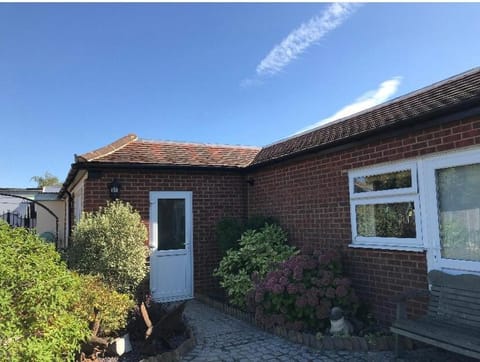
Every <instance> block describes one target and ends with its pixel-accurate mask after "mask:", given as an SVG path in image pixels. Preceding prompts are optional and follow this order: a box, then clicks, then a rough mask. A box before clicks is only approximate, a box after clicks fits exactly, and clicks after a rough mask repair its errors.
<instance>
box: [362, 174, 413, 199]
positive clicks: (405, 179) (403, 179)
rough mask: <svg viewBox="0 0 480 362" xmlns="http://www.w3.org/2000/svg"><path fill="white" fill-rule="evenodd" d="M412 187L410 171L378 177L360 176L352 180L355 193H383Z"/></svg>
mask: <svg viewBox="0 0 480 362" xmlns="http://www.w3.org/2000/svg"><path fill="white" fill-rule="evenodd" d="M408 187H412V172H411V170H404V171H397V172H389V173H382V174H380V175H371V176H360V177H355V178H354V180H353V191H354V192H355V193H360V192H371V191H383V190H393V189H402V188H408Z"/></svg>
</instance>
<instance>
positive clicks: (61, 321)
mask: <svg viewBox="0 0 480 362" xmlns="http://www.w3.org/2000/svg"><path fill="white" fill-rule="evenodd" d="M81 292H82V283H81V280H80V278H78V276H77V275H75V274H74V273H72V272H71V271H69V270H68V269H67V267H66V265H65V263H64V262H63V261H62V260H61V258H60V255H59V254H58V253H57V252H56V251H55V249H54V247H53V246H52V245H51V244H48V243H45V242H44V241H43V240H41V239H40V238H39V237H38V236H37V235H35V234H33V233H31V232H29V231H28V230H26V229H23V228H16V229H12V228H10V227H9V226H8V225H6V224H5V223H3V222H0V325H1V328H0V360H2V361H65V360H73V359H74V354H75V352H76V351H78V350H79V346H80V343H81V342H82V341H84V340H85V339H87V338H88V336H89V335H90V331H89V329H88V323H87V321H86V320H83V319H82V318H81V317H80V316H79V315H78V314H77V313H76V312H75V309H76V306H77V305H78V303H79V302H80V300H81Z"/></svg>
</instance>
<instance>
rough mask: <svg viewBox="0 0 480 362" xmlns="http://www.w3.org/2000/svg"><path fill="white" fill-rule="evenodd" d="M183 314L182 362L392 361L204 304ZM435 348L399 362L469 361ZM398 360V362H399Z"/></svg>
mask: <svg viewBox="0 0 480 362" xmlns="http://www.w3.org/2000/svg"><path fill="white" fill-rule="evenodd" d="M185 315H186V317H187V319H188V320H189V322H190V325H192V327H193V330H194V333H195V337H196V340H197V346H196V347H195V348H194V349H193V351H191V352H190V353H189V354H188V355H187V356H185V357H184V358H183V359H182V360H183V361H196V362H201V361H209V362H210V361H212V362H214V361H232V362H233V361H239V362H242V361H319V362H327V361H328V362H330V361H338V362H340V361H342V362H343V361H347V362H348V361H359V362H362V361H372V362H384V361H385V362H391V361H395V358H394V355H393V352H390V351H387V352H347V351H318V350H313V349H310V348H308V347H306V346H302V345H300V344H296V343H293V342H290V341H288V340H285V339H283V338H281V337H277V336H275V335H272V334H270V333H267V332H265V331H262V330H260V329H258V328H256V327H255V326H252V325H250V324H248V323H246V322H243V321H240V320H238V319H235V318H234V317H231V316H229V315H227V314H224V313H222V312H220V311H218V310H216V309H214V308H212V307H209V306H207V305H205V304H203V303H200V302H198V301H195V300H192V301H189V302H188V303H187V307H186V310H185ZM469 360H470V359H463V358H462V357H461V356H458V355H455V354H450V353H447V352H444V351H441V350H438V349H433V348H429V349H424V350H418V351H413V352H408V353H407V355H406V356H405V358H404V359H402V361H415V362H420V361H421V362H424V361H432V362H433V361H442V362H447V361H448V362H454V361H455V362H457V361H469ZM399 361H400V360H399Z"/></svg>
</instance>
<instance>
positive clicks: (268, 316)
mask: <svg viewBox="0 0 480 362" xmlns="http://www.w3.org/2000/svg"><path fill="white" fill-rule="evenodd" d="M255 283H256V284H255V289H254V290H251V291H250V292H249V295H248V304H249V307H250V308H252V309H254V310H255V318H256V320H258V321H259V322H261V323H263V324H264V325H265V326H267V327H273V326H284V327H286V328H287V329H294V330H308V331H315V332H316V331H322V332H323V330H324V329H325V328H326V327H328V325H329V314H330V309H331V308H332V307H334V306H336V307H341V308H342V309H343V310H344V312H345V314H346V315H347V316H352V315H354V314H355V312H356V309H357V307H358V299H357V296H356V295H355V291H354V290H353V289H352V287H351V282H350V279H348V278H346V277H344V275H343V273H342V264H341V260H340V256H339V254H338V253H336V252H334V251H329V252H326V253H324V254H322V255H313V254H299V255H294V256H292V257H290V258H289V259H288V260H286V261H284V262H282V263H280V264H279V265H278V267H277V268H276V269H275V270H272V271H270V272H269V273H268V274H267V275H266V276H265V277H264V278H263V279H262V278H256V279H255Z"/></svg>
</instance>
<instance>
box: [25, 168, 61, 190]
mask: <svg viewBox="0 0 480 362" xmlns="http://www.w3.org/2000/svg"><path fill="white" fill-rule="evenodd" d="M30 180H31V181H33V182H36V183H37V187H38V188H43V187H45V186H59V185H61V184H62V183H61V182H60V180H59V179H58V177H57V176H54V175H52V174H51V173H50V172H48V171H47V172H45V174H44V175H43V176H33V177H32V178H31V179H30Z"/></svg>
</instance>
